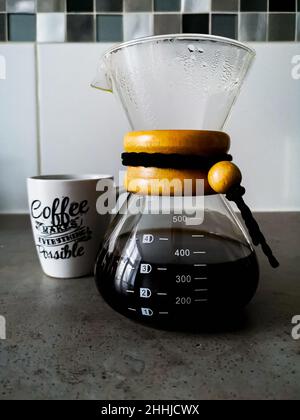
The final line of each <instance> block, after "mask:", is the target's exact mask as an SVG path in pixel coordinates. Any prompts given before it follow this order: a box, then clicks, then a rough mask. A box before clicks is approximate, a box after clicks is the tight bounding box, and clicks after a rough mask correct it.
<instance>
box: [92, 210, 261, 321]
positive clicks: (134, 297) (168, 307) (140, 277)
mask: <svg viewBox="0 0 300 420" xmlns="http://www.w3.org/2000/svg"><path fill="white" fill-rule="evenodd" d="M223 217H224V216H221V215H218V214H216V213H208V214H206V223H205V224H204V226H201V225H200V226H199V227H198V228H195V227H192V226H189V227H187V226H186V225H184V224H182V223H180V224H179V225H180V226H178V224H175V225H173V222H172V221H171V220H172V217H171V216H160V221H161V222H162V224H165V225H166V226H168V227H167V228H154V229H151V228H150V225H151V222H150V220H149V219H150V218H151V216H143V217H142V218H140V220H139V221H137V220H136V218H134V217H132V219H131V221H130V219H128V220H127V222H128V224H127V226H124V232H119V234H118V236H117V237H114V235H111V236H110V240H108V241H107V242H106V244H105V246H104V247H103V249H102V251H101V253H100V255H99V258H98V264H97V269H96V282H97V286H98V288H99V291H100V293H101V294H102V296H103V297H104V299H105V300H106V301H107V303H108V304H109V305H110V306H112V307H113V308H114V309H115V310H116V311H118V312H120V313H122V314H123V315H125V316H127V317H130V318H133V319H135V320H139V321H142V322H144V323H149V324H152V325H156V326H162V327H163V326H168V325H170V326H172V327H176V326H179V325H182V326H183V327H186V328H193V327H197V324H199V323H200V322H201V321H203V318H202V319H200V317H206V318H207V319H206V321H208V322H209V318H210V317H211V316H217V315H218V314H224V313H225V314H226V313H229V312H234V311H238V310H239V309H241V308H242V307H244V306H245V305H247V303H248V302H249V301H250V300H251V299H252V297H253V296H254V294H255V291H256V289H257V285H258V277H259V273H258V264H257V260H256V255H255V253H254V251H253V250H252V248H251V246H249V245H248V244H247V243H245V242H244V243H243V242H242V241H239V240H238V238H236V239H232V238H230V237H229V236H227V237H226V236H224V235H218V234H215V233H211V232H210V229H203V227H205V226H206V227H209V226H213V224H214V221H215V223H217V224H218V222H217V221H218V220H219V223H220V221H221V222H223V223H224V221H223V220H222V219H223ZM134 225H135V227H133V226H134ZM225 225H226V223H225ZM145 226H147V229H144V228H143V227H145ZM148 226H149V227H148ZM132 227H133V229H132ZM211 230H213V229H211Z"/></svg>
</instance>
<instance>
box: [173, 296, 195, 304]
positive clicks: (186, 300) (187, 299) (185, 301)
mask: <svg viewBox="0 0 300 420" xmlns="http://www.w3.org/2000/svg"><path fill="white" fill-rule="evenodd" d="M191 303H192V299H191V298H190V297H184V296H182V297H181V296H177V298H176V305H190V304H191Z"/></svg>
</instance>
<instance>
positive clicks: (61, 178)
mask: <svg viewBox="0 0 300 420" xmlns="http://www.w3.org/2000/svg"><path fill="white" fill-rule="evenodd" d="M104 179H110V180H113V179H114V177H113V175H109V174H99V175H97V174H83V175H80V174H79V175H76V174H58V175H57V174H53V175H37V176H31V177H28V178H27V181H28V182H29V181H44V182H45V181H46V182H88V181H101V180H104Z"/></svg>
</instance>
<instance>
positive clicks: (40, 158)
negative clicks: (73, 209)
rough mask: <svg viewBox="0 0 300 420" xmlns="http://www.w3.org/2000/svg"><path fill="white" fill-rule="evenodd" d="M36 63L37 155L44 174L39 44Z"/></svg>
mask: <svg viewBox="0 0 300 420" xmlns="http://www.w3.org/2000/svg"><path fill="white" fill-rule="evenodd" d="M34 62H35V107H36V153H37V172H38V175H41V174H42V156H41V121H40V117H41V115H40V78H39V52H38V43H37V42H36V43H35V46H34Z"/></svg>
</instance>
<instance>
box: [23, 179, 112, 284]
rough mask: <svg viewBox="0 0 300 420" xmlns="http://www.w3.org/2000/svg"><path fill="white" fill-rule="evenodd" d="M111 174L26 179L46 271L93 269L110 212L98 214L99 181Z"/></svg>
mask: <svg viewBox="0 0 300 420" xmlns="http://www.w3.org/2000/svg"><path fill="white" fill-rule="evenodd" d="M102 179H108V180H111V182H112V183H113V179H112V177H111V176H109V175H107V176H101V175H99V176H96V175H95V176H82V177H81V176H78V177H76V176H67V175H62V176H60V175H56V176H40V177H32V178H29V179H28V180H27V185H28V199H29V209H30V217H31V224H32V229H33V235H34V241H35V246H36V249H37V253H38V256H39V259H40V263H41V265H42V268H43V270H44V272H45V274H47V275H49V276H51V277H59V278H72V277H82V276H85V275H89V274H91V273H92V271H93V267H94V263H95V259H96V255H97V252H98V250H99V247H100V244H101V242H102V240H103V236H104V234H105V232H106V229H107V227H108V224H109V222H110V214H104V215H103V214H102V215H100V214H98V213H97V210H96V201H97V198H98V196H99V192H97V188H96V186H97V183H98V181H99V180H102Z"/></svg>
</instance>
